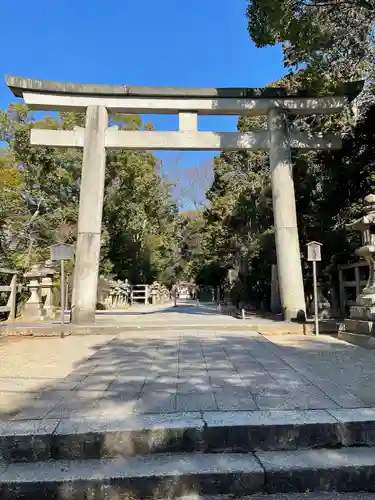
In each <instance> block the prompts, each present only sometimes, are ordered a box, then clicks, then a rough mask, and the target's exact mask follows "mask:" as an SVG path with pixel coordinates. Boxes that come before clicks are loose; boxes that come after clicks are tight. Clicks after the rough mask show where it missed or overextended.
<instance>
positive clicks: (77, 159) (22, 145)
mask: <svg viewBox="0 0 375 500" xmlns="http://www.w3.org/2000/svg"><path fill="white" fill-rule="evenodd" d="M110 124H111V125H114V124H116V125H118V126H119V127H120V128H122V129H125V130H140V129H142V128H147V129H150V127H151V126H150V125H149V124H145V125H143V124H142V121H141V119H140V117H138V116H133V115H132V116H128V115H112V116H111V117H110ZM76 125H79V126H83V125H84V115H83V114H82V113H61V114H60V115H59V116H58V117H56V118H52V117H49V116H47V117H44V118H43V119H41V120H37V119H35V117H33V115H31V113H30V112H29V111H28V109H27V108H26V106H24V105H22V104H21V105H20V104H12V105H10V106H9V107H8V108H7V109H6V110H4V111H0V140H2V141H5V142H6V144H7V147H6V148H3V149H2V150H1V153H0V245H1V248H0V249H1V263H2V264H7V265H11V266H15V267H18V268H20V269H25V268H27V267H28V266H29V265H30V264H32V263H34V262H40V261H43V260H44V259H46V258H48V255H49V246H50V245H51V244H53V243H56V242H67V243H74V242H75V239H76V228H77V217H78V204H79V193H80V176H81V163H82V151H81V150H79V149H74V148H72V149H64V148H63V149H57V148H56V149H55V148H49V147H32V146H30V130H31V128H33V127H37V128H51V129H64V130H69V129H72V128H73V127H74V126H76ZM175 219H176V206H175V204H174V202H173V200H172V197H171V189H170V186H169V184H168V183H167V182H166V181H165V180H164V179H161V178H160V176H159V174H158V170H157V162H156V158H155V157H154V156H153V155H152V154H151V153H148V152H137V151H122V150H116V151H108V152H107V160H106V181H105V200H104V210H103V227H102V251H101V263H100V265H101V272H102V273H103V274H105V275H109V274H114V275H115V276H117V277H118V278H122V279H124V278H128V279H130V280H131V281H132V282H133V283H145V282H147V283H150V282H151V281H152V280H154V279H158V280H160V281H163V282H165V283H168V282H169V281H170V279H171V276H170V274H171V269H172V271H173V258H174V250H173V235H174V230H175Z"/></svg>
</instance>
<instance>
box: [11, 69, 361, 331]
mask: <svg viewBox="0 0 375 500" xmlns="http://www.w3.org/2000/svg"><path fill="white" fill-rule="evenodd" d="M6 82H7V85H8V86H9V88H10V89H11V90H12V92H13V94H14V95H15V96H17V97H23V99H24V101H25V103H26V104H27V105H28V106H29V108H30V109H36V110H52V111H85V112H86V124H85V128H75V129H74V130H72V131H66V130H37V129H32V131H31V144H33V145H44V146H53V147H83V163H82V178H81V194H80V204H79V218H78V236H77V248H76V261H75V270H74V304H73V309H72V320H73V322H74V323H80V324H82V323H88V322H92V321H94V319H95V306H96V293H97V292H96V291H97V280H98V269H99V257H100V239H101V223H102V210H103V195H104V179H105V156H106V148H120V149H134V150H142V149H143V150H169V149H171V150H207V151H217V150H227V151H230V150H253V151H259V150H264V151H269V152H270V166H271V184H272V197H273V211H274V224H275V235H276V252H277V266H278V276H279V286H280V299H281V304H282V308H283V312H284V318H285V319H292V318H297V317H300V318H301V317H304V316H305V297H304V287H303V280H302V267H301V254H300V248H299V241H298V230H297V219H296V204H295V193H294V183H293V170H292V161H291V148H298V149H305V150H306V149H336V148H340V146H341V142H340V138H339V137H337V136H334V135H329V136H321V135H319V136H309V135H305V134H301V133H299V132H298V131H295V130H289V128H288V123H287V118H288V114H289V115H311V114H315V113H316V114H320V113H336V112H339V111H340V110H341V109H342V108H343V107H344V106H345V105H346V104H347V103H348V102H350V101H351V100H352V99H353V98H355V96H356V95H357V94H358V93H359V92H360V90H361V88H362V86H363V82H353V83H348V84H343V85H342V87H341V90H340V92H338V93H337V95H336V96H334V97H316V96H312V95H308V96H306V95H303V94H295V95H288V94H287V91H286V90H285V89H283V88H266V89H257V88H180V87H138V86H127V85H91V84H74V83H62V82H53V81H43V80H34V79H27V78H20V77H14V76H7V77H6ZM108 112H115V113H127V114H132V113H136V114H157V113H159V114H178V116H179V131H178V132H157V131H120V130H118V129H116V128H112V127H111V128H109V127H108ZM198 115H253V116H256V115H267V116H268V130H259V131H253V132H247V133H232V132H230V133H229V132H199V131H198Z"/></svg>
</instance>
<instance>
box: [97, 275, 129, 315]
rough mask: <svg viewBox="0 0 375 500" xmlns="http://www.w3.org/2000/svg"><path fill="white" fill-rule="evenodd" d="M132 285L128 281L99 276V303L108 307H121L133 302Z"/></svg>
mask: <svg viewBox="0 0 375 500" xmlns="http://www.w3.org/2000/svg"><path fill="white" fill-rule="evenodd" d="M131 289H132V287H131V285H130V283H129V282H128V281H127V280H126V281H121V280H117V281H115V280H108V279H105V278H103V277H100V278H99V283H98V299H97V301H98V303H99V304H102V305H103V306H104V307H105V308H106V309H121V308H124V307H128V306H129V305H130V303H131Z"/></svg>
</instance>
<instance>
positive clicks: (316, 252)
mask: <svg viewBox="0 0 375 500" xmlns="http://www.w3.org/2000/svg"><path fill="white" fill-rule="evenodd" d="M321 247H322V243H319V242H318V241H310V243H308V244H307V260H308V261H310V262H312V263H313V283H314V309H315V335H319V311H318V286H317V281H316V263H317V262H320V261H321V260H322V252H321Z"/></svg>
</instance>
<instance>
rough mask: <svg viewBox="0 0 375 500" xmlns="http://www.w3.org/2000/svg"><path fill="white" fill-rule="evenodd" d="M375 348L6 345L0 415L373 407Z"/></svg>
mask: <svg viewBox="0 0 375 500" xmlns="http://www.w3.org/2000/svg"><path fill="white" fill-rule="evenodd" d="M374 379H375V352H374V351H367V350H364V349H362V348H360V347H356V346H352V345H350V344H346V343H344V342H342V341H339V340H337V339H334V338H332V337H325V336H321V337H319V338H315V337H303V336H284V337H274V336H272V337H271V338H270V339H267V338H265V337H263V336H261V335H259V334H257V333H255V332H245V331H238V332H236V331H233V329H232V330H230V331H227V332H226V331H216V332H215V331H214V330H212V331H210V330H207V329H205V330H199V329H197V330H185V331H184V330H183V329H176V331H166V332H163V331H162V330H160V331H148V332H142V331H137V332H127V333H120V334H117V335H95V336H78V337H67V338H64V339H60V338H34V339H24V340H22V341H20V342H10V343H4V344H0V419H1V420H8V419H9V418H15V419H30V418H32V419H33V418H36V419H37V418H45V417H48V418H66V417H79V416H81V415H82V416H83V415H86V416H93V417H101V416H104V415H110V416H111V417H122V416H124V415H127V414H134V413H135V414H142V413H175V412H190V411H191V412H193V411H218V410H220V411H238V410H244V411H252V410H257V409H261V410H269V409H275V410H277V409H284V410H285V409H287V410H292V409H335V408H359V407H367V406H375V385H374Z"/></svg>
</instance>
